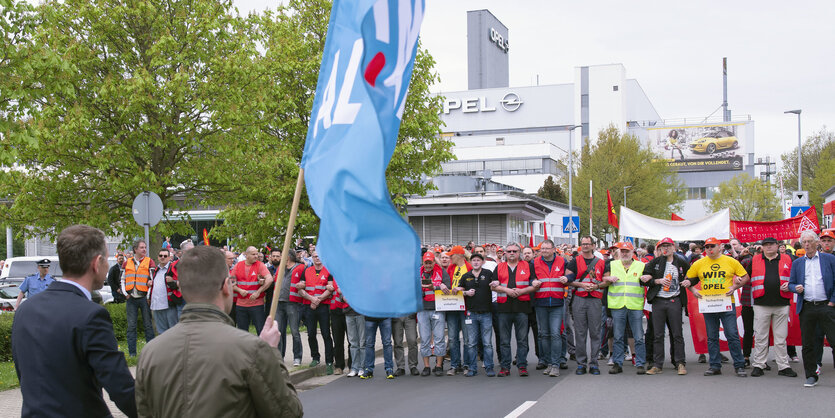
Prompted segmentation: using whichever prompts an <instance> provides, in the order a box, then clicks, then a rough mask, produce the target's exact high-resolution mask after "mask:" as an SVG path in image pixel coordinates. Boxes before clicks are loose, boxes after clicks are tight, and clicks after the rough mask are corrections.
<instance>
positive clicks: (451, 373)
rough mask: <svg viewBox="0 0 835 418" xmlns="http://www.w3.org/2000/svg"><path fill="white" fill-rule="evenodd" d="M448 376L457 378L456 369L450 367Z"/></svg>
mask: <svg viewBox="0 0 835 418" xmlns="http://www.w3.org/2000/svg"><path fill="white" fill-rule="evenodd" d="M446 375H447V376H455V367H450V368H449V370H447V371H446Z"/></svg>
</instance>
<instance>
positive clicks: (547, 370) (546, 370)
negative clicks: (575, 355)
mask: <svg viewBox="0 0 835 418" xmlns="http://www.w3.org/2000/svg"><path fill="white" fill-rule="evenodd" d="M536 367H537V370H538V369H539V366H536ZM551 369H552V367H551V366H548V367H546V368H545V371H544V372H542V374H544V375H545V376H548V375H549V374H551ZM557 370H559V369H557Z"/></svg>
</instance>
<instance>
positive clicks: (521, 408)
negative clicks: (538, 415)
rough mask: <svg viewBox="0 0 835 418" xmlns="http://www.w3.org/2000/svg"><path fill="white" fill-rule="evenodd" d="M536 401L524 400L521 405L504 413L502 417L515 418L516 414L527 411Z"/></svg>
mask: <svg viewBox="0 0 835 418" xmlns="http://www.w3.org/2000/svg"><path fill="white" fill-rule="evenodd" d="M535 404H536V401H525V402H523V403H522V405H519V406H518V407H517V408H516V409H514V410H513V411H511V412H510V413H509V414H507V415H505V417H504V418H517V417H518V416H520V415H522V414H523V413H524V412H525V411H527V410H528V409H529V408H530V407H532V406H534V405H535Z"/></svg>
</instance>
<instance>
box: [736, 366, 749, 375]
mask: <svg viewBox="0 0 835 418" xmlns="http://www.w3.org/2000/svg"><path fill="white" fill-rule="evenodd" d="M736 375H737V377H748V373H747V372H745V367H740V368H738V369H736Z"/></svg>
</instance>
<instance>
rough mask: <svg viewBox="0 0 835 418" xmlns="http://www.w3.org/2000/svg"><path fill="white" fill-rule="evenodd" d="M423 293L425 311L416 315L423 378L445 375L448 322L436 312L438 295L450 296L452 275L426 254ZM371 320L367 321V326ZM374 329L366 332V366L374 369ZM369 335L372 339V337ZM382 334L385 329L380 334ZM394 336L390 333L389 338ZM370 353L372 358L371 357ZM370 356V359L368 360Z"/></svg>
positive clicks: (422, 280) (421, 280)
mask: <svg viewBox="0 0 835 418" xmlns="http://www.w3.org/2000/svg"><path fill="white" fill-rule="evenodd" d="M418 278H419V279H420V290H421V292H423V310H422V311H419V312H418V313H417V321H418V327H419V330H420V355H421V356H422V357H423V371H422V372H421V373H420V374H421V376H429V374H430V373H432V372H434V373H435V376H443V375H444V354H446V344H444V343H445V341H444V325H446V318H445V316H444V313H443V312H438V311H436V310H435V291H436V290H440V291H441V292H443V293H445V294H446V293H449V285H450V280H449V274H447V272H446V270H445V269H443V268H441V266H440V265H438V264H435V255H434V254H433V253H430V252H427V253H426V254H424V255H423V265H421V266H420V271H419V276H418ZM368 321H369V319H368V318H366V324H367V323H368ZM389 322H391V321H389ZM375 331H376V330H375V329H369V328H366V329H365V333H366V335H365V338H366V340H365V342H366V349H367V350H368V351H366V359H365V360H366V364H368V363H369V362H371V364H372V365H373V364H374V363H373V361H374V359H373V357H374V353H373V351H371V350H373V347H374V345H373V344H372V345H370V346H369V345H368V344H369V342H371V343H373V342H374V339H373V333H374V332H375ZM369 332H371V333H372V335H371V336H370V335H369ZM380 332H381V333H382V332H383V331H382V328H381V330H380ZM390 333H391V332H389V334H390ZM430 344H434V346H435V349H434V356H435V369H434V370H430V368H429V357H430V356H432V355H433V352H432V349H431V347H430ZM369 352H371V354H369ZM369 356H371V358H369Z"/></svg>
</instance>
